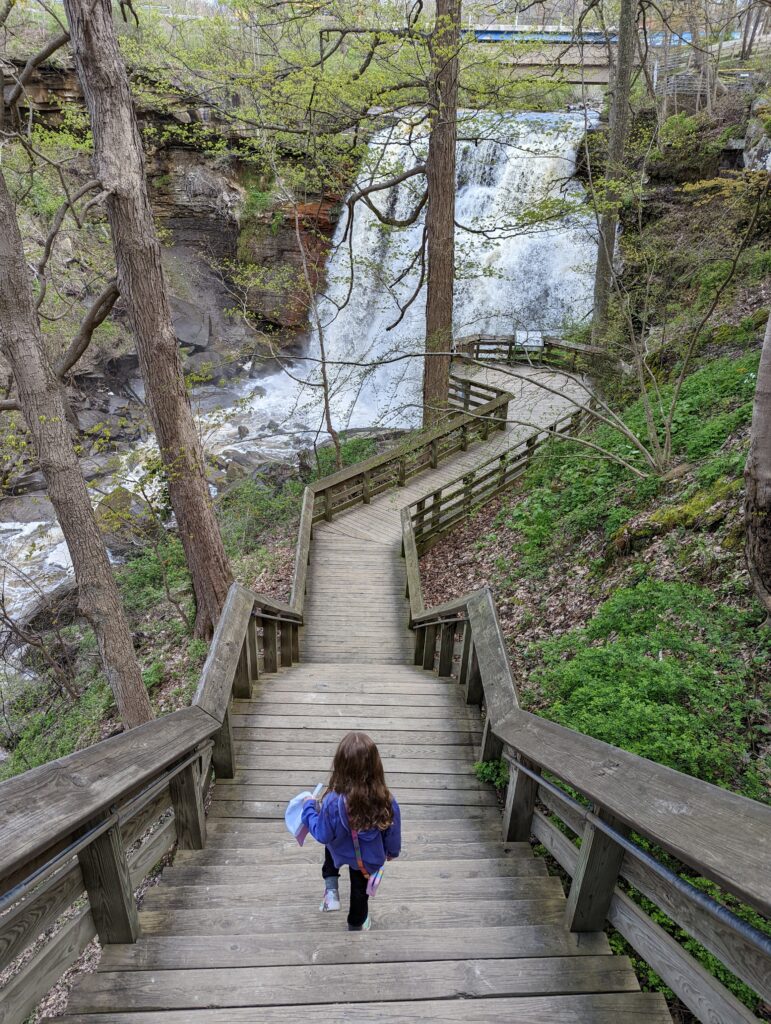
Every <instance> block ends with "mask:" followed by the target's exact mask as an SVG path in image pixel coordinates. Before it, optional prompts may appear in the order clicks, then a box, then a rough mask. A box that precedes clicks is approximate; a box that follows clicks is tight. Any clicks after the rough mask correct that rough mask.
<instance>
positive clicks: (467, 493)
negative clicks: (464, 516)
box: [463, 473, 474, 513]
mask: <svg viewBox="0 0 771 1024" xmlns="http://www.w3.org/2000/svg"><path fill="white" fill-rule="evenodd" d="M473 487H474V474H473V473H466V475H465V476H464V477H463V488H464V490H463V507H464V508H465V510H466V512H467V513H469V512H471V503H472V500H473V497H474V495H473Z"/></svg>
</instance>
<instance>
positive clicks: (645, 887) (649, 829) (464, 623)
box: [402, 499, 771, 1024]
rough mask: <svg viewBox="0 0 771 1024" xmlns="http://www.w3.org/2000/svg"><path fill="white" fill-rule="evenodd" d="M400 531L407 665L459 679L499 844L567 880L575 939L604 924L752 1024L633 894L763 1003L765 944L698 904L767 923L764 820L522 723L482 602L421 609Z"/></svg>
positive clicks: (718, 1018)
mask: <svg viewBox="0 0 771 1024" xmlns="http://www.w3.org/2000/svg"><path fill="white" fill-rule="evenodd" d="M424 500H426V499H424ZM414 507H415V506H413V508H414ZM402 532H403V537H402V539H403V550H404V554H405V558H406V565H407V581H408V582H407V587H408V596H409V600H410V607H411V613H412V627H413V629H414V631H415V664H416V665H421V666H422V667H423V668H424V669H426V670H428V671H435V672H437V673H438V675H439V676H443V677H451V676H454V677H455V678H456V679H457V682H458V683H459V684H460V685H461V686H462V687H463V691H464V693H465V698H466V702H467V703H468V704H471V705H477V706H479V707H480V713H482V714H483V715H484V723H485V724H484V732H483V737H482V744H481V749H480V753H479V756H480V760H491V759H496V758H500V757H503V758H505V760H506V761H508V763H509V765H510V769H511V770H510V777H509V783H508V788H507V791H506V802H505V810H504V816H503V839H504V840H505V841H507V842H517V841H527V840H528V839H530V838H531V837H534V838H535V839H536V840H538V841H539V842H540V843H542V844H543V846H544V847H545V848H546V850H547V851H548V852H549V853H550V854H551V855H552V856H553V857H554V859H555V860H556V861H557V862H558V863H559V864H560V866H561V867H562V868H563V869H564V871H565V872H566V873H567V874H568V875H569V876H570V877H571V879H572V884H571V887H570V893H569V897H568V904H567V923H568V925H569V927H570V929H571V930H572V931H576V932H583V931H597V930H600V929H602V928H603V927H604V926H605V924H606V922H608V923H610V924H611V925H612V926H613V928H615V930H616V931H617V932H619V933H620V934H621V935H622V936H623V937H624V939H626V941H627V942H628V943H629V945H630V946H631V947H632V948H633V949H634V950H635V951H636V952H637V953H638V954H639V955H640V956H641V957H642V959H643V960H645V961H646V962H647V963H648V964H650V966H651V967H652V968H653V969H654V971H656V973H657V974H658V975H659V976H660V977H661V978H662V979H663V981H664V982H665V984H667V985H668V986H669V987H670V988H671V989H672V991H673V992H674V993H675V994H676V995H677V996H678V997H679V998H680V999H681V1000H682V1001H683V1002H684V1003H685V1004H686V1006H688V1007H689V1008H690V1010H691V1011H692V1012H693V1013H694V1014H695V1016H696V1017H697V1018H698V1019H699V1020H701V1021H704V1022H705V1024H706V1022H709V1024H743V1022H750V1021H755V1019H756V1018H755V1017H754V1015H753V1014H752V1013H751V1012H750V1011H749V1010H748V1009H747V1008H746V1007H745V1006H744V1005H743V1004H742V1003H740V1002H739V1001H738V1000H737V999H736V998H735V997H734V995H732V993H731V992H729V990H728V989H727V988H726V987H725V986H724V985H722V984H721V983H720V982H719V981H718V980H717V979H716V978H715V977H714V976H713V975H712V974H710V973H709V972H708V971H706V970H705V969H704V967H702V966H701V964H699V963H698V962H697V960H696V959H694V957H692V956H691V955H690V953H688V952H687V951H686V950H685V948H684V947H683V946H682V945H681V944H680V943H679V942H677V941H676V940H675V939H673V938H672V937H671V935H670V934H669V933H668V932H667V931H665V930H664V929H663V928H662V927H661V926H660V925H659V924H657V923H656V921H654V919H653V917H652V916H651V915H650V914H649V913H648V912H647V911H646V910H645V909H644V907H643V906H642V905H641V904H640V902H639V901H638V900H635V899H633V898H632V894H633V893H635V892H636V893H638V894H641V895H642V896H644V897H645V898H646V899H647V900H650V901H651V903H653V904H654V905H655V906H656V907H657V908H658V910H659V911H663V913H664V914H666V915H667V917H669V918H670V920H671V921H673V922H674V923H675V924H676V925H677V926H678V927H679V928H681V929H682V930H683V932H685V933H686V934H687V935H688V936H690V937H692V938H693V939H695V940H696V941H697V942H698V943H700V944H701V945H702V946H704V947H705V948H706V949H707V950H708V951H709V952H710V953H712V954H713V955H714V956H715V957H716V958H717V960H718V961H720V963H722V964H723V965H724V966H725V967H726V968H727V969H728V971H730V972H731V973H732V974H734V975H735V976H736V977H737V978H739V979H740V980H741V981H743V982H744V983H745V984H746V985H748V986H749V987H750V988H751V989H752V990H753V991H755V992H756V993H758V994H759V995H760V996H761V997H762V998H764V999H766V1000H767V1001H771V937H769V935H767V934H764V933H763V932H761V931H760V930H758V929H757V928H755V927H753V926H751V925H750V924H748V923H747V922H746V921H745V920H743V919H742V918H741V917H739V916H737V915H736V914H734V913H733V912H732V911H730V910H729V909H728V908H727V907H726V906H725V904H724V903H723V902H718V900H716V899H714V898H713V897H712V896H711V895H708V894H707V893H706V892H705V891H704V888H705V885H706V883H708V882H713V883H716V884H717V886H718V887H719V888H720V890H722V892H723V893H727V894H730V896H733V897H735V898H736V899H738V900H739V901H741V902H742V903H744V904H746V905H748V906H750V907H752V908H754V909H755V910H757V911H758V912H759V913H760V914H762V915H764V916H765V917H766V918H767V917H768V916H769V914H771V858H769V848H770V846H771V808H770V807H767V806H765V805H763V804H760V803H758V802H755V801H753V800H748V799H746V798H745V797H742V796H738V795H736V794H734V793H729V792H727V791H726V790H724V789H720V788H719V787H717V786H712V785H709V784H708V783H705V782H701V781H699V780H698V779H694V778H691V777H690V776H688V775H683V774H681V773H680V772H676V771H673V770H672V769H670V768H665V767H663V766H662V765H659V764H656V763H655V762H653V761H649V760H646V759H645V758H642V757H638V756H636V755H634V754H630V753H628V752H627V751H624V750H621V749H619V748H617V747H613V746H610V745H609V744H607V743H603V742H601V741H600V740H596V739H593V738H592V737H590V736H585V735H582V734H581V733H578V732H574V731H573V730H571V729H566V728H564V727H563V726H560V725H557V724H555V723H553V722H549V721H547V720H545V719H542V718H539V717H538V716H537V715H533V714H529V713H528V712H526V711H523V710H522V709H521V708H520V706H519V699H518V694H517V688H516V685H515V682H514V678H513V676H512V672H511V666H510V663H509V658H508V654H507V651H506V645H505V642H504V638H503V634H502V632H501V627H500V622H499V620H498V615H497V612H496V609H495V604H494V601H493V598H492V595H491V593H490V591H489V590H488V589H487V588H485V589H483V590H479V591H476V592H474V593H472V594H467V595H465V596H464V597H461V598H459V599H457V600H456V601H450V602H448V603H446V604H443V605H440V606H437V607H435V608H431V609H429V610H426V609H425V608H424V603H423V595H422V589H421V584H420V572H419V564H418V542H417V538H416V534H415V531H414V529H413V516H412V514H411V512H410V510H407V509H405V510H404V512H403V514H402ZM576 794H577V795H578V798H576ZM640 839H641V840H643V841H644V842H645V844H646V845H642V844H641V842H640V841H639V840H640ZM577 841H580V846H577V845H576V842H577ZM648 844H653V845H652V847H651V846H650V845H648ZM671 858H674V859H675V865H674V868H673V866H672V862H671ZM684 874H685V875H687V876H688V880H686V878H684V877H682V875H684Z"/></svg>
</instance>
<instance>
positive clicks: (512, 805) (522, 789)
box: [502, 759, 538, 843]
mask: <svg viewBox="0 0 771 1024" xmlns="http://www.w3.org/2000/svg"><path fill="white" fill-rule="evenodd" d="M507 760H508V759H507ZM521 763H522V764H523V765H524V766H525V767H526V768H532V769H534V770H535V766H534V765H532V764H530V762H528V761H525V760H524V759H523V760H522V762H521ZM537 794H538V783H537V782H536V780H535V779H531V778H530V776H529V775H525V773H524V772H520V771H518V770H517V764H516V762H512V761H509V784H508V786H507V787H506V805H505V807H504V810H503V836H502V838H503V842H504V843H526V842H527V841H528V840H529V839H530V832H531V830H532V823H533V811H534V810H535V799H536V796H537Z"/></svg>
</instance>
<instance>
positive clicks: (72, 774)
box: [0, 380, 511, 1024]
mask: <svg viewBox="0 0 771 1024" xmlns="http://www.w3.org/2000/svg"><path fill="white" fill-rule="evenodd" d="M454 394H455V396H456V401H457V402H458V404H460V405H461V406H466V407H467V408H468V409H469V410H473V411H468V412H466V413H462V414H453V415H452V416H451V417H450V418H448V420H447V421H446V422H445V423H443V424H441V425H440V426H438V427H436V428H434V429H433V430H430V431H426V432H424V433H422V434H420V435H419V436H418V437H417V438H415V439H413V440H411V441H409V442H407V443H406V444H404V445H401V446H399V447H397V448H396V449H395V450H394V451H392V452H386V453H385V454H384V455H379V456H376V457H374V458H372V459H369V460H367V461H366V462H364V463H359V464H358V465H356V466H352V467H351V468H350V469H345V470H342V471H341V472H340V473H334V474H332V475H331V476H328V477H325V478H324V479H321V480H318V481H316V482H315V483H313V484H311V485H310V486H309V487H308V488H306V490H305V493H304V497H303V504H302V510H301V516H300V524H299V529H298V540H297V548H296V558H295V573H294V580H293V586H292V596H291V599H290V602H289V604H284V603H283V602H281V601H276V600H273V599H272V598H269V597H266V596H265V595H261V594H254V593H252V592H250V591H248V590H247V589H246V588H244V587H242V586H240V585H238V584H233V585H232V586H231V588H230V591H229V593H228V597H227V600H226V602H225V606H224V608H223V611H222V615H221V616H220V620H219V623H218V625H217V629H216V631H215V634H214V638H213V641H212V645H211V648H210V651H209V655H208V657H207V659H206V663H205V665H204V667H203V670H202V673H201V679H200V682H199V685H198V689H197V691H196V694H195V697H194V700H193V705H192V707H189V708H185V709H183V710H180V711H175V712H173V713H172V714H169V715H165V716H164V717H162V718H159V719H156V720H155V721H153V722H150V723H148V724H147V725H143V726H140V727H139V728H137V729H132V730H131V731H130V732H127V733H124V734H123V735H120V736H116V737H114V738H112V739H108V740H104V741H103V742H101V743H97V744H94V746H92V747H89V748H87V749H86V750H82V751H79V752H77V753H75V754H71V755H69V756H68V757H64V758H61V759H59V760H57V761H53V762H51V763H49V764H46V765H43V766H41V767H39V768H35V769H32V770H31V771H28V772H25V773H24V774H22V775H19V776H16V777H15V778H13V779H10V780H8V781H6V782H3V783H2V784H0V977H1V976H2V975H3V973H4V972H7V975H6V977H7V981H6V983H5V984H4V985H3V987H2V988H0V1024H21V1022H22V1021H24V1020H25V1019H26V1018H27V1016H28V1015H29V1014H30V1013H31V1011H32V1010H33V1009H34V1008H35V1006H36V1005H37V1003H38V1002H39V1001H40V999H41V998H42V997H43V996H44V995H45V994H46V992H48V991H49V989H50V988H51V987H52V985H54V984H55V983H56V982H57V981H58V979H59V978H60V977H61V975H62V974H63V973H64V972H65V971H66V970H67V969H68V968H69V967H70V966H71V965H72V964H73V963H74V962H75V961H76V960H77V959H78V957H79V956H80V954H81V953H82V951H83V950H84V949H85V947H86V946H87V945H88V943H89V942H90V941H91V940H92V939H93V938H94V937H95V936H97V935H98V937H99V939H100V940H101V941H102V942H124V943H125V942H134V941H135V940H136V938H137V936H138V930H139V924H138V915H137V910H136V902H135V899H134V890H135V889H136V887H137V886H138V885H139V883H140V882H141V881H142V880H143V879H144V878H145V877H146V876H147V874H148V873H149V872H150V871H151V870H152V868H153V867H154V866H155V865H156V864H157V863H158V861H159V860H160V859H161V858H162V857H163V856H164V855H165V854H166V853H168V852H169V851H170V850H171V849H172V848H173V847H174V845H175V844H176V845H177V846H178V847H179V848H180V849H200V848H202V847H203V845H204V844H205V842H206V819H205V816H204V810H203V802H204V799H205V796H206V793H207V790H208V787H209V785H210V782H211V777H212V772H213V773H214V775H215V776H217V777H219V778H232V777H233V770H234V746H233V732H232V728H231V724H230V701H231V698H232V697H235V698H243V697H249V696H250V695H251V687H252V684H253V683H254V682H255V681H256V680H257V679H258V678H259V676H260V675H261V674H262V673H273V672H276V671H278V670H279V668H282V667H288V666H290V665H292V664H293V663H294V662H296V661H298V660H299V657H300V651H299V630H300V626H301V625H302V621H303V609H304V602H305V588H306V578H307V566H308V559H309V555H310V547H311V535H312V528H313V523H314V522H318V521H319V520H320V519H325V518H331V517H332V516H333V515H334V514H336V513H338V512H339V511H341V510H342V509H344V508H350V507H351V506H353V505H355V504H358V503H360V502H367V501H369V500H370V499H371V497H372V496H373V495H375V494H378V493H380V492H381V491H383V490H385V489H387V488H389V487H393V486H400V485H403V484H404V483H405V481H406V480H407V479H409V478H410V477H412V476H414V475H415V474H416V473H419V472H422V471H423V470H424V469H430V468H432V467H433V466H436V465H438V464H439V462H441V461H443V460H444V459H446V458H448V457H449V456H450V455H452V454H454V453H455V452H456V451H459V450H463V449H464V448H465V447H467V446H468V445H469V444H470V443H472V442H473V441H474V440H476V439H478V438H486V437H487V436H488V435H489V433H490V431H491V430H498V429H504V428H505V425H506V413H507V409H508V402H509V400H510V398H511V395H509V394H508V393H507V392H504V391H500V390H499V389H496V388H489V387H486V386H485V387H480V388H477V387H476V386H475V385H472V384H468V386H467V385H466V383H464V382H463V381H462V380H457V381H456V382H455V384H454ZM54 928H55V929H56V930H55V931H54V932H53V934H49V935H48V937H47V938H45V937H44V933H50V932H51V930H52V929H54ZM9 968H12V969H10V970H9Z"/></svg>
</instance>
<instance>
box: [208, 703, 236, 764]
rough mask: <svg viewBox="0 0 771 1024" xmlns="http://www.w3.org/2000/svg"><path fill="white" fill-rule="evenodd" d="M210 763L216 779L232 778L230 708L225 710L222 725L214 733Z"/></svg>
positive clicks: (233, 745) (232, 748) (232, 752)
mask: <svg viewBox="0 0 771 1024" xmlns="http://www.w3.org/2000/svg"><path fill="white" fill-rule="evenodd" d="M211 763H212V764H213V765H214V774H215V775H216V776H217V778H218V779H232V778H233V776H234V774H235V764H236V755H235V744H234V743H233V729H232V726H231V724H230V709H228V710H227V711H226V712H225V717H224V718H223V719H222V725H221V726H220V727H219V729H218V730H217V732H215V734H214V747H213V749H212V752H211Z"/></svg>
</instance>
